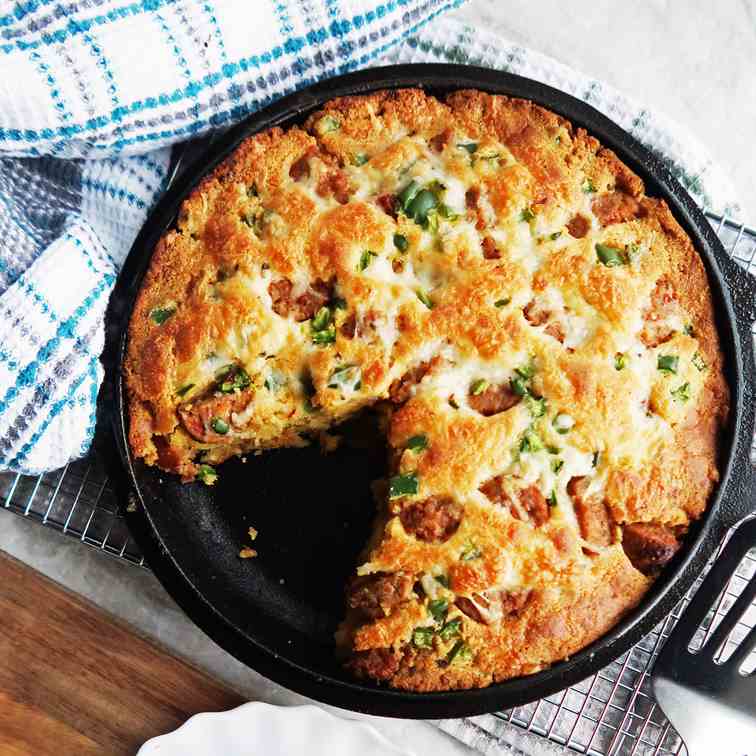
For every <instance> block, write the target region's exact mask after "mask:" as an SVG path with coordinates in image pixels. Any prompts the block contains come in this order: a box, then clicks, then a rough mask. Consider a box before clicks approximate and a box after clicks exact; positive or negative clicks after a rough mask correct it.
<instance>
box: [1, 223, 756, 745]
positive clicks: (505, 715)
mask: <svg viewBox="0 0 756 756" xmlns="http://www.w3.org/2000/svg"><path fill="white" fill-rule="evenodd" d="M707 217H708V218H709V220H710V222H711V223H712V225H713V227H714V229H715V231H716V233H717V235H718V236H719V238H720V239H721V240H722V242H723V244H724V245H725V248H726V249H727V250H728V251H729V253H730V254H731V255H732V256H733V258H734V259H736V260H738V261H739V262H740V263H741V264H742V265H743V267H744V268H745V269H746V270H748V271H749V272H751V273H755V274H756V229H754V228H750V227H747V226H745V225H743V224H740V223H736V222H734V221H732V220H730V219H728V218H725V217H722V216H720V215H716V214H714V213H710V212H707ZM0 507H1V508H4V509H7V510H9V511H11V512H14V513H16V514H18V515H21V516H23V517H27V518H29V519H31V520H34V521H36V522H39V523H40V524H41V525H44V526H46V527H50V528H53V529H55V530H58V531H60V532H62V533H65V534H66V535H68V536H71V537H73V538H78V539H79V540H80V541H81V542H82V543H84V544H87V545H88V546H91V547H94V548H96V549H99V550H100V551H103V552H105V553H107V554H110V555H112V556H114V557H116V558H119V559H123V560H125V561H126V562H129V563H130V564H132V565H136V566H140V567H143V568H148V566H147V565H146V564H145V561H144V558H143V556H142V555H141V553H140V551H139V548H138V547H137V545H136V544H135V543H134V541H133V540H132V539H131V536H130V535H129V532H128V529H127V528H126V526H125V523H124V520H123V518H122V515H121V514H120V512H119V510H118V506H117V503H116V496H115V493H114V491H113V489H112V488H111V486H110V483H109V480H108V476H107V474H106V472H105V464H104V462H103V458H102V455H101V453H100V452H99V451H98V446H97V443H96V444H95V451H93V452H92V453H91V454H90V456H89V457H88V458H86V459H83V460H79V461H77V462H73V463H71V464H69V465H67V466H66V467H64V468H63V469H61V470H56V471H54V472H51V473H46V474H44V475H42V476H40V477H37V478H35V477H29V476H23V475H13V474H0ZM754 573H756V550H754V551H753V552H751V554H749V555H748V557H746V559H744V560H743V563H742V564H741V566H740V568H739V570H738V574H737V575H736V576H735V577H734V578H733V579H732V580H731V581H730V584H729V585H728V588H727V590H726V591H725V592H724V593H723V594H722V597H721V598H720V601H719V604H718V606H717V607H716V611H713V612H712V613H711V616H710V617H709V618H707V620H706V622H705V623H704V625H703V629H702V630H701V631H700V633H699V634H700V642H703V639H704V637H708V634H709V633H711V632H712V631H713V629H714V627H715V626H716V624H717V623H718V621H719V620H720V619H721V617H722V616H724V614H725V613H726V612H727V610H728V609H729V608H730V606H731V605H732V603H733V602H734V601H735V599H736V598H737V596H738V595H739V593H740V591H741V590H742V589H743V587H744V585H745V583H746V581H747V580H748V579H749V578H750V577H751V576H753V575H754ZM699 581H700V578H699ZM697 585H698V583H697V584H696V586H694V588H693V589H692V591H691V593H692V592H693V591H694V590H695V588H696V587H697ZM689 596H690V594H689ZM689 596H688V597H686V599H684V600H683V601H682V602H680V604H679V605H678V606H677V608H676V609H675V610H674V611H673V612H672V614H670V615H669V616H668V617H667V618H666V619H665V620H664V621H663V622H661V623H660V624H659V625H658V626H657V627H656V628H655V629H654V630H653V632H651V633H649V635H647V636H646V637H645V638H644V639H643V640H641V641H640V642H639V643H638V644H637V645H636V646H635V647H634V648H633V649H632V650H630V651H629V652H627V653H626V654H624V655H623V656H621V657H620V658H619V659H617V660H616V661H614V662H612V664H610V665H608V666H607V667H605V668H604V669H603V670H601V671H600V672H599V673H598V674H596V675H594V676H593V677H590V678H588V679H586V680H583V681H582V682H581V683H579V684H578V685H573V686H572V687H570V688H568V689H566V690H564V691H562V692H561V693H559V694H557V695H554V696H549V697H548V698H544V699H541V700H540V701H537V702H535V703H532V704H529V705H527V706H520V707H517V708H515V709H511V710H508V711H505V712H501V713H500V714H497V716H498V717H500V718H501V719H503V720H505V721H506V722H509V723H511V724H513V725H516V726H517V727H520V728H522V729H524V730H527V731H529V732H532V733H535V734H538V735H541V736H543V737H546V738H548V739H549V740H551V741H552V742H554V743H558V744H560V745H563V746H567V747H568V748H569V749H571V750H573V751H575V752H577V753H582V754H590V755H596V754H601V755H603V754H607V755H609V754H611V755H612V756H614V755H615V754H631V755H632V756H635V755H636V754H637V755H638V756H641V755H642V756H647V755H649V756H650V755H651V754H653V755H654V756H656V754H683V753H685V746H684V745H683V743H682V741H681V740H680V738H679V736H678V735H677V733H676V732H675V730H674V729H673V728H672V726H671V725H670V724H669V722H668V721H667V719H666V718H665V716H664V714H663V713H662V711H661V710H660V709H659V707H658V706H657V705H656V703H655V702H654V699H653V697H652V695H651V691H650V684H649V681H650V677H649V670H650V669H651V667H652V666H653V662H654V660H655V658H656V655H657V653H658V651H659V649H660V647H661V645H662V643H663V641H664V639H665V638H666V637H667V636H668V635H669V633H670V632H671V630H672V628H673V627H674V625H675V623H676V621H677V619H678V618H679V617H680V614H681V613H682V610H683V609H684V607H685V605H686V603H687V601H688V599H689ZM754 625H756V604H754V606H752V607H751V610H749V612H747V613H746V615H745V616H744V617H743V618H742V620H741V622H740V623H739V624H738V625H737V627H736V629H735V630H734V631H733V635H732V636H731V639H730V641H729V645H730V646H733V645H734V643H733V639H737V640H739V639H740V638H742V637H743V636H744V635H745V633H746V632H747V631H748V630H749V629H750V628H751V627H753V626H754ZM725 653H727V652H726V650H725ZM747 666H750V668H753V667H754V666H756V653H755V654H752V655H751V657H750V659H749V661H748V662H747Z"/></svg>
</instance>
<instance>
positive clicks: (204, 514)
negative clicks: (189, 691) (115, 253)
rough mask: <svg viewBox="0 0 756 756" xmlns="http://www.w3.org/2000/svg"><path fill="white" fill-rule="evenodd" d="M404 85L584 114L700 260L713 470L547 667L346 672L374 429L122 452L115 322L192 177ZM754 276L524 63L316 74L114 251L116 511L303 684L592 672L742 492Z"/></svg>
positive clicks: (665, 178) (205, 616)
mask: <svg viewBox="0 0 756 756" xmlns="http://www.w3.org/2000/svg"><path fill="white" fill-rule="evenodd" d="M407 86H420V87H422V88H424V89H425V90H426V91H428V92H429V93H431V94H437V95H443V94H445V93H447V92H449V91H452V90H455V89H460V88H478V89H481V90H484V91H488V92H493V93H501V94H507V95H510V96H515V97H524V98H527V99H530V100H533V101H534V102H536V103H538V104H540V105H543V106H544V107H547V108H549V109H551V110H553V111H555V112H556V113H558V114H560V115H563V116H564V117H566V118H568V119H569V120H570V121H571V122H572V123H573V124H574V125H575V126H582V127H584V128H585V129H586V130H587V131H588V132H589V133H591V134H593V135H594V136H596V137H597V138H598V139H599V140H600V141H601V142H602V144H603V145H604V146H607V147H610V148H611V149H613V150H614V151H615V152H616V153H617V154H618V155H619V157H620V158H621V159H622V160H623V161H624V162H625V163H627V164H628V165H629V166H630V167H631V168H632V169H633V170H635V171H636V172H637V173H638V174H639V175H640V176H641V177H642V178H643V180H644V181H645V182H646V189H647V193H648V194H649V195H651V196H656V197H661V198H663V199H665V200H666V201H667V203H668V204H669V205H670V207H671V209H672V211H673V213H674V214H675V216H676V217H677V219H678V221H679V222H680V223H681V225H682V226H683V228H684V229H685V231H686V232H687V233H688V234H689V235H690V236H691V238H692V239H693V241H694V244H695V245H696V247H697V249H698V251H699V253H700V254H701V256H702V258H703V259H704V262H705V264H706V268H707V272H708V275H709V281H710V286H711V289H712V293H713V297H714V301H715V308H716V311H717V320H718V323H717V326H718V329H719V333H720V338H721V342H722V347H723V350H724V352H725V356H726V359H725V363H726V376H727V379H728V382H729V385H730V389H731V392H732V407H733V410H732V416H731V422H730V427H729V429H728V432H727V434H726V437H725V438H723V443H722V459H721V469H722V471H723V474H722V482H721V484H720V486H719V488H718V491H717V493H716V495H715V497H714V498H713V500H712V503H711V506H710V508H709V510H708V512H707V514H706V515H705V516H704V517H703V518H702V520H701V521H700V522H699V523H696V525H695V526H694V527H693V528H692V529H691V532H690V533H689V536H688V543H687V547H686V548H684V549H682V550H681V553H680V554H679V555H678V556H677V558H676V559H675V560H674V561H673V562H672V563H671V564H670V565H669V566H668V568H667V569H666V570H665V572H664V573H663V574H662V575H661V577H660V578H659V579H658V580H657V581H656V583H655V584H654V586H653V587H652V589H651V591H650V592H649V594H648V595H647V596H646V598H645V599H644V601H643V602H642V604H641V605H640V606H639V607H638V608H637V609H636V610H634V611H633V612H631V613H630V614H629V615H628V616H627V617H626V618H625V619H624V620H623V621H622V622H621V623H620V624H619V625H617V626H616V627H615V628H614V629H613V630H612V631H611V632H609V633H608V634H607V635H605V636H603V637H602V638H601V639H599V640H598V641H597V642H595V643H594V644H592V645H591V646H589V647H588V648H586V649H585V650H583V651H582V652H580V653H579V654H576V655H575V656H574V657H572V658H571V659H569V660H568V661H564V662H560V663H558V664H555V665H554V666H553V667H551V668H550V669H548V670H545V671H543V672H540V673H537V674H535V675H531V676H528V677H524V678H518V679H514V680H511V681H506V682H503V683H499V684H497V685H492V686H491V687H489V688H484V689H480V690H471V691H450V692H446V693H433V694H416V693H407V692H397V691H392V690H388V689H385V688H380V687H377V686H375V685H372V684H367V683H361V682H357V681H355V680H354V679H352V678H351V677H350V676H349V675H348V674H346V673H345V672H344V671H343V670H342V669H341V665H340V663H339V661H338V660H337V659H336V657H335V654H334V645H333V631H334V630H335V628H336V625H337V623H338V622H339V620H340V619H341V616H342V611H343V587H344V584H345V582H346V579H347V577H348V576H349V575H350V574H351V571H352V569H353V567H354V564H355V559H356V556H357V553H358V551H359V550H360V548H361V547H362V545H363V544H364V542H365V540H366V538H367V535H368V532H369V527H370V522H371V519H372V515H373V513H374V504H373V502H372V499H371V495H370V486H369V482H370V481H371V480H373V479H374V478H377V477H380V476H381V475H382V474H384V465H383V462H384V460H383V455H382V452H381V447H380V445H377V446H375V447H371V448H367V449H359V448H349V447H344V448H342V449H340V450H339V451H337V452H336V453H332V454H329V455H326V456H324V455H322V454H321V453H320V452H319V451H318V449H317V448H316V447H310V448H307V449H292V450H277V451H272V452H266V453H264V454H262V455H260V456H252V455H250V456H249V457H247V460H246V463H243V462H241V461H239V460H234V461H230V462H227V463H226V464H224V465H223V466H222V468H221V475H220V481H219V483H218V484H217V485H216V486H214V487H213V488H207V487H205V486H204V485H202V484H201V483H194V484H190V485H184V484H182V483H180V482H179V481H178V480H177V479H175V478H173V477H172V476H169V475H166V474H164V473H161V472H160V471H158V470H156V469H152V468H147V467H146V466H145V465H144V464H143V463H141V462H140V461H136V460H134V459H133V458H132V457H131V454H130V451H129V449H128V446H127V443H126V432H127V422H128V420H127V412H126V399H125V395H124V388H123V385H122V382H121V374H120V368H121V362H122V360H123V356H124V346H125V330H126V328H127V325H128V320H129V315H130V312H131V309H132V306H133V301H134V298H135V296H136V294H137V292H138V290H139V287H140V284H141V280H142V277H143V275H144V273H145V270H146V268H147V266H148V264H149V260H150V256H151V253H152V249H153V247H154V245H155V243H156V242H157V240H158V239H159V237H160V236H161V235H162V234H163V233H164V231H165V230H166V229H167V228H169V227H170V226H171V225H172V224H173V222H174V221H175V218H176V214H177V212H178V208H179V205H180V203H181V201H182V200H183V198H184V197H185V196H186V194H187V193H188V192H189V191H190V190H191V188H192V187H193V186H194V185H196V183H198V181H199V180H200V179H201V178H202V177H203V176H204V175H205V174H207V173H208V172H209V171H211V170H212V169H213V168H214V167H215V165H217V164H218V163H219V162H220V161H221V160H223V159H224V158H225V157H226V156H227V155H228V154H229V153H230V152H232V151H233V149H234V148H235V147H236V145H238V143H239V142H240V141H241V140H242V139H244V138H245V137H247V136H249V135H250V134H253V133H255V132H257V131H260V130H263V129H267V128H270V127H272V126H283V127H285V126H288V125H293V124H296V123H300V122H301V121H303V120H304V119H305V118H306V116H307V115H308V114H309V113H310V112H312V111H313V110H315V109H317V108H318V107H319V106H320V105H321V104H322V103H324V102H325V101H327V100H328V99H331V98H333V97H337V96H342V95H346V94H361V93H365V92H369V91H373V90H376V89H384V88H394V87H407ZM754 291H756V288H754V285H753V282H752V280H751V278H750V277H749V276H748V275H747V274H745V273H744V272H743V271H742V269H740V268H739V266H737V265H736V264H735V263H733V262H732V261H731V260H730V259H729V258H728V257H727V254H726V253H725V251H724V249H723V248H722V246H721V244H720V242H719V240H718V239H717V237H716V235H715V234H714V233H713V231H712V229H711V227H710V226H709V224H708V222H707V221H706V219H705V218H704V216H703V215H702V214H701V213H700V211H699V210H698V208H697V207H696V206H695V204H694V203H693V201H692V200H691V199H690V197H689V196H688V195H687V194H686V193H685V192H684V190H683V189H682V188H681V187H680V186H679V185H678V184H677V182H676V181H675V180H674V179H673V178H672V177H671V175H670V173H669V171H668V170H667V169H666V168H665V167H664V165H663V164H662V163H661V162H660V161H659V160H658V159H657V158H655V157H654V156H653V155H652V154H651V153H649V152H648V151H647V150H646V149H645V148H643V147H642V146H641V145H640V144H639V143H638V142H636V141H635V140H634V139H633V138H632V137H630V136H629V135H628V134H627V133H626V132H624V131H622V130H621V129H620V128H619V127H617V126H616V125H615V124H613V123H612V122H611V121H609V120H608V119H607V118H605V117H604V116H602V115H601V114H599V113H598V112H597V111H595V110H594V109H593V108H591V107H590V106H588V105H586V104H584V103H583V102H581V101H578V100H576V99H574V98H572V97H570V96H568V95H566V94H564V93H562V92H559V91H558V90H554V89H552V88H550V87H546V86H544V85H542V84H540V83H537V82H534V81H531V80H528V79H523V78H521V77H517V76H513V75H509V74H503V73H499V72H496V71H491V70H488V69H477V68H470V67H464V66H448V65H410V66H394V67H390V68H383V69H373V70H370V71H363V72H358V73H356V74H350V75H347V76H344V77H339V78H337V79H331V80H328V81H325V82H321V83H320V84H317V85H315V86H313V87H311V88H309V89H308V90H303V91H301V92H298V93H295V94H293V95H290V96H288V97H286V98H284V99H282V100H280V101H278V102H276V103H275V104H273V105H272V106H270V107H268V108H266V109H265V110H263V111H259V112H258V113H256V114H254V115H253V116H251V117H250V118H249V119H248V120H247V121H246V122H244V123H243V124H241V125H240V126H238V127H236V128H235V129H233V130H232V131H230V132H229V133H228V134H227V135H225V136H224V137H223V138H222V139H221V140H219V141H218V142H217V143H215V144H214V145H213V147H212V148H211V149H210V150H209V152H208V153H207V154H205V155H203V156H202V158H201V159H200V160H199V161H198V163H197V164H196V165H194V166H192V167H191V168H189V170H187V171H186V173H185V174H184V176H183V177H182V178H181V180H180V181H179V182H177V183H176V184H175V185H174V186H173V187H172V188H171V189H170V190H169V191H168V193H167V194H166V195H165V196H164V197H163V199H162V200H161V201H160V203H159V204H158V206H157V207H156V208H155V210H154V211H153V212H152V214H151V216H150V218H149V220H148V222H147V224H146V225H145V227H144V228H143V230H142V232H141V233H140V235H139V237H138V238H137V240H136V241H135V243H134V246H133V248H132V250H131V253H130V255H129V257H128V259H127V261H126V264H125V266H124V269H123V271H122V273H121V276H120V278H119V281H118V284H117V287H116V290H115V292H114V294H113V297H112V299H111V304H110V309H109V313H108V335H107V352H106V359H105V362H106V369H107V372H108V378H109V381H110V383H111V385H112V390H113V392H114V393H113V395H112V396H113V399H114V401H115V408H116V411H115V413H114V414H115V436H116V441H117V445H118V447H119V451H120V456H121V459H122V462H123V464H124V470H125V477H124V480H123V484H122V486H121V489H122V490H121V493H122V494H124V495H125V494H127V493H128V497H129V501H130V503H131V504H132V505H135V506H130V507H129V510H133V511H130V512H128V513H127V515H126V516H127V521H128V523H129V526H130V528H131V530H132V533H133V535H134V537H135V539H136V540H137V542H138V543H139V545H140V547H141V548H142V549H143V551H144V552H145V554H146V556H147V560H148V562H149V564H150V566H151V567H152V568H153V570H154V571H155V572H156V574H157V575H158V577H159V578H160V579H161V581H162V582H163V584H164V585H165V587H166V589H167V590H168V591H169V592H170V593H171V594H172V595H173V597H174V598H175V599H176V600H177V601H178V603H179V604H180V605H181V606H182V607H183V609H184V610H185V611H186V612H187V614H189V616H190V617H191V618H192V619H193V620H194V621H195V622H196V623H197V624H198V625H199V626H200V627H201V628H202V629H203V630H204V631H205V632H207V633H208V634H209V635H210V636H211V637H212V638H213V639H214V640H216V641H217V642H218V643H219V644H220V645H221V646H223V647H224V648H225V649H226V650H227V651H229V652H230V653H232V654H234V655H235V656H237V657H238V658H239V659H241V660H242V661H244V662H245V663H247V664H249V665H250V666H252V667H254V668H255V669H257V670H258V671H260V672H261V673H263V674H265V675H266V676H268V677H270V678H272V679H274V680H276V681H277V682H280V683H281V684H283V685H285V686H287V687H289V688H292V689H295V690H297V691H299V692H301V693H304V694H306V695H309V696H311V697H313V698H316V699H319V700H321V701H324V702H327V703H330V704H333V705H336V706H341V707H344V708H349V709H354V710H359V711H365V712H370V713H373V714H382V715H391V716H402V717H413V718H429V717H454V716H463V715H472V714H480V713H485V712H491V711H496V710H500V709H503V708H509V707H512V706H516V705H520V704H523V703H526V702H529V701H532V700H535V699H537V698H540V697H543V696H545V695H549V694H552V693H554V692H556V691H558V690H561V689H562V688H564V687H566V686H567V685H570V684H572V683H575V682H577V681H579V680H581V679H583V678H585V677H587V676H589V675H590V674H592V673H594V672H596V671H597V670H598V669H600V668H601V667H602V666H604V665H606V664H607V663H609V662H610V661H611V660H613V659H614V658H616V657H617V656H619V655H620V654H621V653H623V652H624V651H626V650H627V649H628V648H630V646H631V645H632V644H633V643H635V642H636V641H637V640H639V639H640V637H641V636H642V635H643V634H644V633H646V632H648V631H649V630H650V629H651V628H652V627H653V626H654V625H655V624H656V623H657V622H658V621H659V620H660V619H661V618H662V617H663V616H664V614H665V613H666V612H668V611H669V610H670V609H671V608H672V607H673V605H674V604H675V602H676V601H677V600H679V598H680V597H681V596H682V595H683V594H684V592H685V591H686V590H687V589H688V588H689V586H690V585H691V583H692V581H693V580H694V578H695V577H696V575H697V574H699V573H700V571H701V569H702V567H703V565H704V564H705V562H706V560H707V558H708V557H709V555H710V554H711V553H712V551H713V549H714V548H715V546H716V545H717V544H718V543H719V540H720V538H721V536H722V534H723V533H724V531H725V529H726V528H727V527H728V526H729V525H731V524H732V523H734V522H736V521H737V520H738V519H740V518H741V517H742V516H744V515H745V514H746V513H747V512H749V511H750V509H751V508H752V507H753V505H754V503H756V496H754V491H755V490H756V485H755V484H754V472H753V469H752V467H751V465H750V463H749V449H750V443H751V438H752V434H753V418H752V412H751V408H752V406H753V404H752V398H753V385H752V382H753V376H752V373H753V343H752V339H751V337H750V322H751V321H752V320H753V319H754V317H755V316H754V304H753V303H754ZM744 364H745V365H747V368H746V369H745V370H744ZM744 410H745V411H744ZM250 526H254V527H255V528H256V529H257V530H258V531H259V536H258V539H257V541H256V542H255V548H256V549H257V550H258V551H259V554H260V556H259V557H258V558H257V559H251V560H250V559H248V560H242V559H239V557H238V554H239V550H240V548H241V547H242V546H244V545H249V542H248V540H247V535H246V534H247V529H248V528H249V527H250Z"/></svg>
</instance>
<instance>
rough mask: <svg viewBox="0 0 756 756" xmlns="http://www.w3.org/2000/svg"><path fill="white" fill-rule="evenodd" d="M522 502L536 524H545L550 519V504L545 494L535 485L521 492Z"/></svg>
mask: <svg viewBox="0 0 756 756" xmlns="http://www.w3.org/2000/svg"><path fill="white" fill-rule="evenodd" d="M519 498H520V504H522V506H523V507H524V509H525V511H526V512H527V513H528V516H529V518H530V519H531V520H532V521H533V522H534V523H535V524H536V525H543V523H544V522H546V520H548V519H549V505H548V502H547V501H546V499H545V498H544V496H543V494H542V493H541V492H540V491H539V490H538V488H536V487H535V486H528V488H523V489H522V491H520V493H519Z"/></svg>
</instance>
